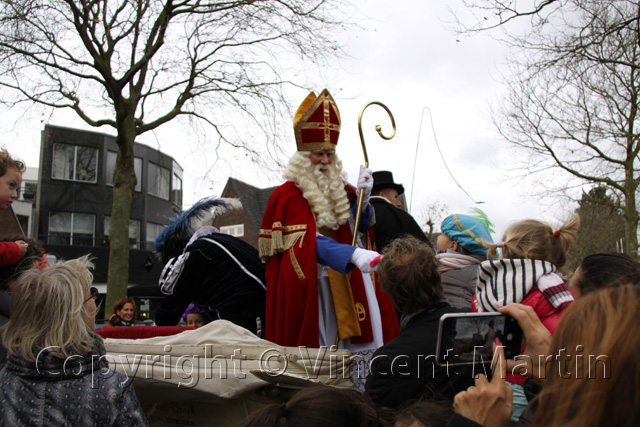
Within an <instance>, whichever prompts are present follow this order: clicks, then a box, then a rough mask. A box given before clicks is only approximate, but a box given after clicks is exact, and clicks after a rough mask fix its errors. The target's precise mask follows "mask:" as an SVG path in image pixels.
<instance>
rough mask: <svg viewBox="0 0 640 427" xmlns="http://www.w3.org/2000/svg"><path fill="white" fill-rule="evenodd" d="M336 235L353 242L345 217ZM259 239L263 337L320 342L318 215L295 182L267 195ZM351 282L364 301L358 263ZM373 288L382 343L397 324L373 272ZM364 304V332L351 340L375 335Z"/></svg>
mask: <svg viewBox="0 0 640 427" xmlns="http://www.w3.org/2000/svg"><path fill="white" fill-rule="evenodd" d="M346 189H347V190H348V191H351V192H353V189H352V188H350V187H348V188H346ZM366 234H367V238H366V240H367V246H368V248H367V249H373V247H374V246H373V245H374V243H373V242H374V238H373V233H372V231H371V228H369V229H368V230H367V233H366ZM335 235H336V240H337V241H338V242H340V243H345V244H347V245H351V241H352V239H353V234H352V232H351V228H350V226H349V224H348V223H347V224H344V225H342V226H341V227H340V228H339V229H338V230H336V232H335ZM258 241H259V250H260V257H261V258H262V259H263V260H264V261H266V263H267V265H266V278H267V307H266V319H265V323H266V334H265V337H266V339H267V340H269V341H272V342H275V343H277V344H280V345H285V346H307V347H311V348H317V347H319V326H318V276H317V274H318V272H317V260H316V220H315V217H314V215H313V212H312V211H311V209H310V208H309V204H308V202H307V200H306V199H305V198H304V196H303V195H302V191H301V190H300V189H299V188H298V187H297V186H296V185H295V183H294V182H292V181H287V182H286V183H284V184H283V185H281V186H280V187H278V188H277V189H276V190H275V191H274V192H273V194H272V195H271V198H270V199H269V203H268V205H267V209H266V211H265V214H264V217H263V219H262V226H261V227H260V236H259V239H258ZM350 283H351V290H352V292H353V298H354V303H357V302H363V298H364V303H365V304H366V296H365V294H364V292H365V291H364V285H363V283H362V273H361V272H360V270H358V269H357V268H354V270H353V271H352V273H351V274H350ZM375 288H376V297H377V300H378V305H379V307H380V317H381V319H382V332H383V338H384V341H385V343H386V342H388V341H390V340H392V339H393V338H395V337H396V336H398V332H399V326H398V321H397V317H396V314H395V310H394V307H393V302H392V301H391V298H390V297H389V295H388V294H386V293H385V292H384V291H383V290H382V289H381V287H380V283H379V282H378V280H377V274H376V275H375ZM360 310H362V307H360ZM365 310H366V315H365V318H364V320H362V321H360V329H361V331H362V335H361V336H359V337H352V338H351V342H354V343H366V342H370V341H373V335H372V332H371V325H370V323H369V318H370V316H369V313H368V307H366V305H365Z"/></svg>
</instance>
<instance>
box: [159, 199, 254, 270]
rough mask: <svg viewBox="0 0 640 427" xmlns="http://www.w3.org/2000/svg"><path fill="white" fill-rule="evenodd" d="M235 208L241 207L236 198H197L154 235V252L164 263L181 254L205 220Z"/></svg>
mask: <svg viewBox="0 0 640 427" xmlns="http://www.w3.org/2000/svg"><path fill="white" fill-rule="evenodd" d="M235 209H242V203H240V200H238V199H228V198H222V197H205V198H204V199H200V200H198V201H197V202H196V203H195V204H194V205H193V206H191V208H189V210H187V211H186V212H184V213H183V214H182V215H180V216H178V217H176V218H175V219H174V220H173V221H171V223H170V224H169V225H167V226H166V227H165V229H164V230H162V232H161V233H160V234H159V235H158V237H156V240H155V242H154V252H155V253H156V255H158V256H159V257H160V259H161V260H162V262H163V263H166V262H167V261H169V260H170V259H171V258H174V257H177V256H179V255H180V254H182V252H183V251H184V248H185V246H186V245H187V243H189V239H190V238H191V236H193V233H195V232H196V231H197V230H198V229H199V228H200V227H202V225H203V224H204V223H205V222H206V221H209V220H212V219H213V218H215V217H216V216H218V215H220V214H223V213H226V212H229V211H232V210H235Z"/></svg>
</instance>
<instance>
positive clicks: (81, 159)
mask: <svg viewBox="0 0 640 427" xmlns="http://www.w3.org/2000/svg"><path fill="white" fill-rule="evenodd" d="M97 165H98V149H97V148H92V147H83V146H79V145H70V144H60V143H55V144H53V168H52V171H51V175H52V178H54V179H64V180H69V181H83V182H96V181H97V176H98V173H97Z"/></svg>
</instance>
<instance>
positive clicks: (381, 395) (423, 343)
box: [365, 303, 482, 408]
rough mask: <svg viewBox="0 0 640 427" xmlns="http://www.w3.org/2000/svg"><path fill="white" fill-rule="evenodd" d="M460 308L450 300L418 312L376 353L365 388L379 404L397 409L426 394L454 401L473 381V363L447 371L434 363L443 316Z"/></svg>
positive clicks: (429, 396)
mask: <svg viewBox="0 0 640 427" xmlns="http://www.w3.org/2000/svg"><path fill="white" fill-rule="evenodd" d="M461 311H462V310H459V309H456V308H453V307H451V306H450V305H449V304H447V303H439V304H435V305H433V306H431V307H430V308H428V309H426V310H424V311H423V312H422V313H419V314H417V315H415V316H414V317H413V318H412V319H411V320H409V322H408V324H407V325H406V326H405V327H404V328H402V329H401V330H400V335H399V336H398V337H397V338H396V339H394V340H392V341H390V342H389V343H387V344H385V345H384V346H382V347H380V348H379V349H378V350H377V351H376V352H375V354H374V355H373V359H372V361H371V367H370V370H371V373H370V374H369V376H368V377H367V382H366V384H365V389H366V391H367V393H368V394H369V396H370V397H371V399H372V400H373V402H374V403H375V404H376V406H386V407H389V408H395V407H397V406H399V405H401V404H403V403H405V402H407V401H409V400H412V399H418V398H421V397H423V396H424V397H426V398H436V399H443V400H453V397H454V396H455V395H456V393H458V392H459V391H462V390H466V389H467V387H469V386H471V385H473V384H474V379H473V375H472V372H473V368H472V367H471V366H452V367H449V371H448V372H447V369H446V368H445V367H441V366H439V365H437V364H436V363H435V360H436V346H437V339H438V325H439V322H440V317H441V316H442V315H443V314H446V313H458V312H461ZM480 372H482V371H479V373H480Z"/></svg>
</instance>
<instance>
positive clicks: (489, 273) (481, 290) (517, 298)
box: [475, 259, 573, 312]
mask: <svg viewBox="0 0 640 427" xmlns="http://www.w3.org/2000/svg"><path fill="white" fill-rule="evenodd" d="M557 271H558V269H557V268H556V266H555V265H553V264H551V263H550V262H547V261H539V260H532V259H500V260H488V261H483V262H482V264H480V274H479V277H478V286H477V289H476V301H475V304H476V308H477V310H478V311H479V312H482V311H497V308H498V307H502V306H505V305H508V304H512V303H519V302H522V300H524V298H525V297H526V296H527V294H528V293H529V292H531V290H533V289H535V288H536V287H537V288H538V289H539V290H540V292H542V294H543V295H544V296H545V297H546V298H547V300H548V301H549V303H551V305H553V306H554V307H556V308H557V307H560V306H561V305H562V304H564V303H567V302H571V301H573V295H572V294H571V291H569V288H567V285H566V284H565V283H564V280H562V277H561V276H560V275H559V274H558V273H557Z"/></svg>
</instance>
